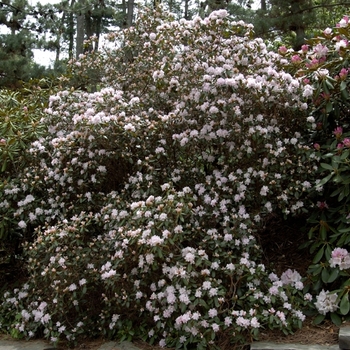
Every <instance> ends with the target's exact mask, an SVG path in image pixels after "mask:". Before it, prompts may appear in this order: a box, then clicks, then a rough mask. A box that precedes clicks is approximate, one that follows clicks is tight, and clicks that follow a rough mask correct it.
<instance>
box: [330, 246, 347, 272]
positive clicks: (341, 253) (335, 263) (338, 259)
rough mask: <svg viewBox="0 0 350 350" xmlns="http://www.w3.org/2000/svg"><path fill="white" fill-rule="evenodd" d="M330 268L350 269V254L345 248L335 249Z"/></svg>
mask: <svg viewBox="0 0 350 350" xmlns="http://www.w3.org/2000/svg"><path fill="white" fill-rule="evenodd" d="M329 264H330V267H339V270H347V269H350V253H349V252H348V251H347V250H346V249H344V248H335V249H334V250H333V251H332V254H331V258H330V259H329Z"/></svg>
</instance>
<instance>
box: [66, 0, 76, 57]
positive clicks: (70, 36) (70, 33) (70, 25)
mask: <svg viewBox="0 0 350 350" xmlns="http://www.w3.org/2000/svg"><path fill="white" fill-rule="evenodd" d="M74 4H75V0H71V4H70V8H71V9H72V10H73V6H74ZM68 39H69V44H68V58H69V59H70V60H71V59H72V58H73V52H74V15H73V11H70V12H69V15H68Z"/></svg>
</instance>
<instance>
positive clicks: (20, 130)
mask: <svg viewBox="0 0 350 350" xmlns="http://www.w3.org/2000/svg"><path fill="white" fill-rule="evenodd" d="M55 91H56V87H55V86H54V83H53V82H52V81H50V80H49V79H42V80H39V81H32V82H30V83H28V84H24V85H23V87H22V88H21V89H19V90H17V91H16V92H14V91H11V90H6V89H2V90H0V104H1V110H0V134H1V139H0V163H1V168H0V189H1V191H0V200H1V201H2V206H4V207H5V209H6V207H7V205H8V204H7V202H6V201H4V197H3V193H2V192H3V188H4V186H5V187H6V184H7V182H9V181H11V179H13V178H16V177H17V176H20V174H21V172H22V171H23V169H24V168H25V167H27V166H28V162H30V160H29V159H28V154H27V153H26V150H27V148H29V146H30V144H31V143H32V142H33V141H34V140H36V139H38V138H40V137H41V136H42V135H43V134H44V133H45V132H46V131H45V127H44V125H43V124H42V123H40V120H41V118H43V117H44V115H45V114H44V108H45V106H47V100H48V97H49V95H50V94H52V93H54V92H55ZM12 219H13V218H12V217H11V215H10V216H8V215H5V216H2V217H1V221H0V247H1V245H2V244H5V243H6V242H7V241H8V239H9V236H11V221H12ZM12 236H13V235H12Z"/></svg>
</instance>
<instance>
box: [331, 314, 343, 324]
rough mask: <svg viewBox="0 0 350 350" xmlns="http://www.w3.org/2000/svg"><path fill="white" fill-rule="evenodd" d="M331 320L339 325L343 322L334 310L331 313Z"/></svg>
mask: <svg viewBox="0 0 350 350" xmlns="http://www.w3.org/2000/svg"><path fill="white" fill-rule="evenodd" d="M331 320H332V322H333V323H334V324H335V325H336V326H338V327H339V326H340V325H341V324H342V322H341V318H340V317H339V315H337V314H336V313H334V312H332V313H331Z"/></svg>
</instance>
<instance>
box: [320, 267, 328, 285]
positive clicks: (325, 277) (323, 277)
mask: <svg viewBox="0 0 350 350" xmlns="http://www.w3.org/2000/svg"><path fill="white" fill-rule="evenodd" d="M321 277H322V281H323V282H324V283H329V282H328V280H329V273H328V271H327V269H326V268H324V269H323V270H322V273H321Z"/></svg>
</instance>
